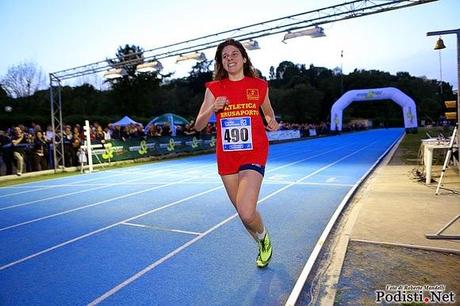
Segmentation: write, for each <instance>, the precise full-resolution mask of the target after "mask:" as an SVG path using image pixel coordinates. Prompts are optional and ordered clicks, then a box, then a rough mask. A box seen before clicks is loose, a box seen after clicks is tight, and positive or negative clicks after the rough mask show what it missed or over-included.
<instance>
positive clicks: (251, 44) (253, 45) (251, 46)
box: [242, 39, 260, 50]
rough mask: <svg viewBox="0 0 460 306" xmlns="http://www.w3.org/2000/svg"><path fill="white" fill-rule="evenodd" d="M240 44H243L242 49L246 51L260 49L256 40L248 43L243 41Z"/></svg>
mask: <svg viewBox="0 0 460 306" xmlns="http://www.w3.org/2000/svg"><path fill="white" fill-rule="evenodd" d="M242 44H243V47H245V48H246V50H257V49H260V47H259V43H258V42H257V40H253V39H250V40H248V41H244V42H243V43H242Z"/></svg>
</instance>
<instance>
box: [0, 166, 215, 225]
mask: <svg viewBox="0 0 460 306" xmlns="http://www.w3.org/2000/svg"><path fill="white" fill-rule="evenodd" d="M209 166H210V165H205V166H200V167H199V168H205V167H209ZM164 171H166V170H164V169H159V170H155V171H153V172H151V173H150V174H149V175H148V176H142V177H138V178H135V179H131V180H127V181H125V183H132V182H137V181H144V180H145V179H147V178H155V177H156V176H158V175H159V174H162V173H163V172H164ZM117 185H124V184H123V182H121V183H113V184H107V185H104V186H97V187H94V188H89V189H83V190H78V191H73V192H68V193H63V194H58V195H55V196H52V197H47V198H42V199H38V200H33V201H29V202H24V203H20V204H14V205H10V206H6V207H2V208H0V211H2V210H7V209H12V208H16V207H22V206H27V205H30V204H35V203H40V202H45V201H49V200H55V199H60V198H65V197H67V196H70V195H75V194H79V193H84V192H88V191H94V190H99V189H104V188H109V187H113V186H117ZM0 231H1V229H0Z"/></svg>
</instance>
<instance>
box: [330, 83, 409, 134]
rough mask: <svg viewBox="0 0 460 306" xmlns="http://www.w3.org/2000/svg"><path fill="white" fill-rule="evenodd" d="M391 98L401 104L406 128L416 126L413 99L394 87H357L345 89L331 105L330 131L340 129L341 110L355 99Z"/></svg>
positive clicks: (366, 100) (364, 100) (365, 100)
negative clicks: (355, 88)
mask: <svg viewBox="0 0 460 306" xmlns="http://www.w3.org/2000/svg"><path fill="white" fill-rule="evenodd" d="M375 100H393V101H394V102H396V103H397V104H398V105H399V106H401V108H402V111H403V116H404V127H405V128H406V129H414V128H417V126H418V125H417V109H416V106H415V102H414V100H412V98H410V97H409V96H407V95H406V94H404V93H403V92H402V91H401V90H399V89H397V88H394V87H384V88H372V89H357V90H350V91H347V92H346V93H345V94H343V96H341V97H340V98H339V99H338V100H337V101H336V102H335V103H334V105H332V109H331V131H341V130H342V115H343V110H344V109H345V108H347V107H348V105H350V104H351V102H355V101H359V102H361V101H363V102H368V101H375Z"/></svg>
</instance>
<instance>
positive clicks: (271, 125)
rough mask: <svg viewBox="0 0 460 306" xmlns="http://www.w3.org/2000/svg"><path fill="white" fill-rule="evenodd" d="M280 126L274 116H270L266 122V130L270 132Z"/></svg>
mask: <svg viewBox="0 0 460 306" xmlns="http://www.w3.org/2000/svg"><path fill="white" fill-rule="evenodd" d="M279 127H280V125H279V123H278V121H276V119H275V118H271V119H270V121H268V123H267V130H269V131H270V132H272V131H276V130H278V129H279Z"/></svg>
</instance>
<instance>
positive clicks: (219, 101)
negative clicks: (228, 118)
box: [212, 96, 228, 113]
mask: <svg viewBox="0 0 460 306" xmlns="http://www.w3.org/2000/svg"><path fill="white" fill-rule="evenodd" d="M227 104H228V99H227V97H225V96H220V97H217V98H216V100H215V101H214V104H213V106H212V110H213V111H214V112H215V113H217V112H218V111H221V110H223V109H224V107H225V105H227Z"/></svg>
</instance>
